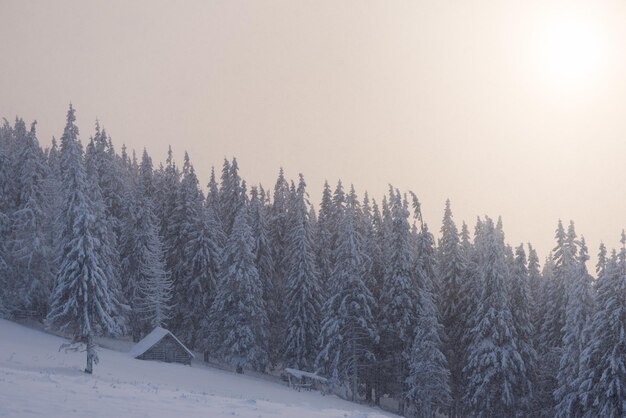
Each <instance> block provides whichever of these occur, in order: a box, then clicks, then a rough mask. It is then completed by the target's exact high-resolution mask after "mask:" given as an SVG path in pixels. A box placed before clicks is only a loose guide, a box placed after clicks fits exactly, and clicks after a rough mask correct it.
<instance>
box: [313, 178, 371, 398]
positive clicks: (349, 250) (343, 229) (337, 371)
mask: <svg viewBox="0 0 626 418" xmlns="http://www.w3.org/2000/svg"><path fill="white" fill-rule="evenodd" d="M358 209H359V208H358V203H357V200H356V194H355V192H354V188H352V189H351V192H350V196H349V197H348V203H347V204H346V207H345V211H344V213H343V219H342V221H341V223H340V224H339V231H338V234H337V246H336V248H335V254H334V257H333V258H334V259H335V267H334V269H333V272H332V275H331V280H332V281H333V283H337V285H338V286H339V291H338V292H337V293H335V294H334V295H333V296H332V297H331V298H330V299H329V300H328V301H327V302H326V303H325V305H324V320H323V322H322V330H321V334H320V347H321V351H320V353H319V355H318V357H317V360H316V364H317V366H318V368H319V369H320V370H321V371H323V372H324V373H325V374H327V375H329V376H331V378H332V379H333V380H334V381H336V382H341V383H347V384H349V386H350V389H351V394H352V400H356V399H357V396H358V393H359V389H360V382H362V381H363V379H364V378H365V377H366V376H367V375H368V372H369V371H370V368H371V367H372V364H373V362H374V360H375V355H374V352H373V348H374V344H376V343H377V340H378V338H379V337H378V332H377V330H376V324H375V321H374V316H373V315H372V311H373V308H374V307H375V303H376V301H375V299H374V297H373V296H372V294H371V292H370V290H369V289H368V288H367V286H366V283H365V278H366V270H365V268H364V266H366V265H367V264H368V260H367V255H366V254H365V253H364V248H363V237H362V236H361V234H360V233H359V231H358V228H357V226H358V225H357V224H358V220H359V210H358Z"/></svg>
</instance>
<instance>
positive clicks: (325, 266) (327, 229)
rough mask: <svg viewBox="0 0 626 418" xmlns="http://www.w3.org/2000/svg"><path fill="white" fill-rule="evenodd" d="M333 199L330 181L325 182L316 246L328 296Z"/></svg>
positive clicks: (324, 293) (323, 287)
mask: <svg viewBox="0 0 626 418" xmlns="http://www.w3.org/2000/svg"><path fill="white" fill-rule="evenodd" d="M332 220H333V201H332V192H331V190H330V186H329V185H328V181H325V182H324V190H323V191H322V201H321V203H320V210H319V215H318V217H317V228H316V230H315V231H316V233H315V244H316V246H315V248H316V255H315V256H316V262H317V270H318V271H319V274H320V287H321V291H322V294H323V295H324V296H328V287H329V284H330V275H331V274H332V271H333V265H332V251H333V235H334V234H333V229H332V227H333V225H332Z"/></svg>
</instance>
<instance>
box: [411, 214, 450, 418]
mask: <svg viewBox="0 0 626 418" xmlns="http://www.w3.org/2000/svg"><path fill="white" fill-rule="evenodd" d="M417 238H418V241H417V244H418V245H417V251H418V252H417V265H416V270H417V283H418V295H419V299H418V301H417V309H418V313H417V322H416V324H415V337H414V339H413V343H412V346H411V352H410V356H409V361H408V363H409V375H408V378H407V381H406V383H407V386H408V393H407V397H408V399H409V402H410V403H411V404H412V406H413V408H414V409H415V413H416V415H417V416H419V417H425V418H431V417H434V416H435V413H436V412H437V411H444V410H449V405H450V404H451V401H452V399H451V395H450V386H449V379H450V372H449V370H448V367H447V362H446V357H445V355H444V353H443V352H442V347H443V344H442V341H441V337H440V336H441V335H442V334H443V332H444V330H443V326H442V325H441V324H440V322H439V315H438V310H437V304H436V303H435V296H434V293H433V289H434V285H433V280H434V277H435V271H434V270H435V269H434V264H435V251H434V239H433V237H432V235H431V234H430V233H429V232H428V227H427V226H426V224H422V228H421V231H420V232H419V236H418V237H417Z"/></svg>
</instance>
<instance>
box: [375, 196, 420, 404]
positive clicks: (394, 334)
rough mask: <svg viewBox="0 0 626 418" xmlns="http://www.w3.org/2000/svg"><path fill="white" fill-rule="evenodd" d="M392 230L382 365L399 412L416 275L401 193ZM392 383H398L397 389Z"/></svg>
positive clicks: (384, 300) (412, 321)
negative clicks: (397, 402)
mask: <svg viewBox="0 0 626 418" xmlns="http://www.w3.org/2000/svg"><path fill="white" fill-rule="evenodd" d="M389 197H390V204H391V208H390V212H391V213H390V220H391V225H390V230H389V235H388V239H387V242H386V243H385V246H386V248H387V254H388V257H389V258H388V264H387V269H386V272H385V280H384V287H383V294H382V295H381V323H380V330H381V345H382V351H383V352H384V353H385V354H386V357H385V358H384V359H381V361H383V362H385V364H386V367H385V369H384V370H383V373H384V374H385V375H386V376H389V383H390V387H389V389H390V390H392V391H393V393H394V394H396V395H398V396H399V397H400V399H401V403H400V405H401V406H400V411H401V412H402V411H403V410H404V407H405V397H406V384H405V380H406V378H407V376H408V364H407V361H408V358H409V356H410V349H411V344H412V342H413V339H414V335H413V332H414V328H415V323H416V313H417V310H416V306H415V304H416V301H417V300H418V295H417V291H416V288H415V279H414V273H415V272H414V271H413V264H412V246H411V230H410V226H409V222H408V217H409V210H408V203H407V201H406V199H402V196H401V195H400V192H399V191H397V190H396V191H395V192H394V191H393V189H390V193H389ZM392 382H398V383H397V384H396V385H395V387H394V385H393V383H392Z"/></svg>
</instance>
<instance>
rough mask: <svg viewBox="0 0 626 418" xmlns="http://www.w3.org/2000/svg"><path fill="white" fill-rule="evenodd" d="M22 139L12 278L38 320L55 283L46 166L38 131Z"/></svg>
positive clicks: (25, 305) (24, 304)
mask: <svg viewBox="0 0 626 418" xmlns="http://www.w3.org/2000/svg"><path fill="white" fill-rule="evenodd" d="M35 125H36V123H35V122H33V124H32V125H31V129H30V132H28V133H27V134H26V135H25V136H24V137H23V138H22V139H21V141H22V143H21V144H20V149H19V152H18V154H17V159H16V162H15V169H14V172H15V175H16V179H17V182H16V188H17V189H16V192H17V200H16V206H15V211H14V212H13V214H12V219H11V224H12V233H11V242H10V244H9V245H10V249H11V252H12V257H11V259H12V261H13V270H12V271H13V278H14V280H15V282H16V289H15V290H16V295H17V296H18V301H17V303H18V308H21V309H25V310H27V311H31V312H33V313H34V314H35V317H36V318H38V319H43V318H45V315H46V313H47V308H48V297H49V294H50V288H51V286H52V281H53V277H52V271H53V268H52V260H51V252H50V250H49V247H48V245H47V244H48V240H47V238H48V237H47V236H46V223H45V222H46V220H47V219H46V212H47V211H48V207H47V205H46V194H45V192H46V190H45V188H44V186H45V183H44V182H45V178H46V176H47V167H46V164H45V157H44V155H43V152H42V151H41V148H40V147H39V143H38V141H37V137H36V133H35Z"/></svg>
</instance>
